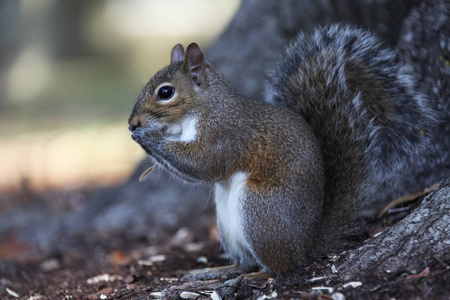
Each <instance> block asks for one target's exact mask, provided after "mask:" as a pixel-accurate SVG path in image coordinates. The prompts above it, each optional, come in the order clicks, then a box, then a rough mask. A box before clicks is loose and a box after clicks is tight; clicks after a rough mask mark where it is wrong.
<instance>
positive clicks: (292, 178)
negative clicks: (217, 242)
mask: <svg viewBox="0 0 450 300" xmlns="http://www.w3.org/2000/svg"><path fill="white" fill-rule="evenodd" d="M266 95H267V98H266V99H265V101H264V102H265V103H264V102H263V101H254V100H250V99H246V98H243V97H241V96H239V95H238V94H236V93H235V92H234V91H233V90H232V89H231V88H230V87H229V86H228V84H227V83H226V82H225V80H224V79H223V77H222V76H221V75H220V74H219V73H218V72H217V71H216V70H215V69H214V67H213V66H212V65H211V64H210V63H208V62H206V61H205V58H204V54H203V53H202V51H201V50H200V48H199V46H198V45H197V44H195V43H192V44H190V45H189V46H188V47H187V49H186V51H184V49H183V47H182V46H181V45H180V44H178V45H176V46H175V47H174V48H173V49H172V53H171V61H170V65H169V66H167V67H165V68H163V69H162V70H160V71H159V72H157V73H156V74H155V75H154V77H153V78H151V79H150V81H149V82H148V83H147V84H146V85H145V87H144V89H143V90H142V92H141V94H140V95H139V97H138V99H137V101H136V103H135V106H134V108H133V111H132V114H131V116H130V118H129V128H130V130H131V132H132V138H133V139H134V140H135V141H136V142H137V143H139V144H140V145H141V146H142V148H143V149H144V150H145V151H146V152H147V153H148V154H149V155H150V156H151V157H152V158H153V159H154V160H155V161H156V163H157V164H158V165H159V166H162V167H163V168H165V169H167V170H168V171H170V172H171V173H173V174H175V175H177V176H178V177H180V178H181V179H183V180H185V181H187V182H192V183H207V184H214V187H215V192H214V197H215V204H216V212H217V226H218V230H219V234H220V238H221V242H222V245H223V247H224V249H225V251H226V252H227V254H228V255H229V257H230V258H231V260H232V261H233V262H234V263H235V264H234V265H232V266H229V267H223V268H216V269H205V270H200V271H197V272H193V273H192V276H191V277H190V279H207V278H214V277H220V276H223V275H228V274H238V273H247V272H250V271H252V270H256V269H259V270H261V271H263V272H266V273H276V274H279V273H284V272H288V271H292V270H296V269H297V268H299V267H301V266H303V265H305V264H306V263H308V262H309V261H311V259H313V258H315V257H317V256H322V255H326V254H330V253H336V252H338V251H341V250H344V249H348V248H349V247H352V246H354V245H355V244H356V243H358V242H360V241H361V239H362V237H363V236H364V232H365V231H366V227H365V220H366V218H367V217H368V216H369V215H371V214H372V213H373V211H374V209H375V208H377V207H379V206H380V203H386V201H389V200H392V199H383V193H382V192H381V191H380V189H382V188H383V186H386V185H395V181H396V180H397V179H399V178H403V177H405V176H408V174H409V170H412V169H413V168H420V163H419V161H420V160H419V159H418V158H419V157H420V155H421V154H423V153H424V152H425V151H427V147H428V146H429V145H430V144H431V142H430V140H431V137H430V136H431V135H430V132H431V131H432V129H433V126H434V124H435V123H436V118H435V114H434V111H433V110H432V108H431V106H430V104H429V102H428V100H427V98H426V97H424V96H423V95H422V94H421V93H419V92H417V91H416V90H415V82H414V79H413V77H412V75H411V74H410V69H409V68H407V67H406V66H404V65H403V64H401V63H400V62H399V59H398V57H397V55H396V53H395V52H394V51H392V50H389V49H385V48H383V47H382V44H381V42H380V41H379V40H377V39H376V38H375V37H374V36H373V35H371V34H370V33H368V32H366V31H364V30H362V29H358V28H354V27H351V26H346V25H341V24H336V25H332V26H328V27H322V28H318V29H316V30H315V31H314V32H313V33H312V34H311V35H309V36H307V35H304V34H300V35H299V36H298V38H297V40H296V41H294V42H293V43H292V44H291V45H290V46H289V47H288V48H287V50H286V53H285V55H284V57H283V58H282V59H281V60H280V61H279V62H278V63H277V64H276V65H275V66H274V67H273V69H272V71H270V72H269V75H268V80H267V86H266Z"/></svg>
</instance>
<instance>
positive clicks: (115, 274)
mask: <svg viewBox="0 0 450 300" xmlns="http://www.w3.org/2000/svg"><path fill="white" fill-rule="evenodd" d="M80 193H81V194H82V195H85V198H83V199H84V200H83V201H89V199H90V197H89V192H86V193H85V192H84V191H69V192H64V193H61V194H59V195H60V196H59V197H60V199H53V200H51V201H54V203H53V204H54V205H61V203H62V202H64V201H65V200H67V201H68V202H70V201H71V199H74V198H76V197H78V198H80ZM83 193H84V194H83ZM25 196H26V195H24V193H23V192H20V193H11V194H9V195H8V197H7V198H5V199H7V200H5V201H2V202H0V204H1V205H2V207H0V211H2V210H3V209H5V207H6V206H11V205H22V206H23V207H25V206H27V205H28V206H29V207H30V209H32V208H31V207H33V206H32V205H30V204H29V202H28V201H25V200H24V198H26V197H25ZM38 196H39V195H38ZM34 197H35V199H39V197H36V195H34ZM44 198H45V197H44ZM41 199H42V198H41ZM35 201H39V200H35ZM47 201H49V200H47ZM51 201H50V202H51ZM83 201H81V202H83ZM72 202H73V201H72ZM416 204H417V203H416ZM76 205H80V204H76ZM413 207H414V205H411V204H408V206H405V207H403V208H400V209H398V210H397V212H396V213H390V214H387V215H386V217H384V218H383V219H380V220H377V222H376V224H374V227H373V228H378V229H380V228H381V229H382V228H384V227H385V226H387V225H389V224H392V223H393V222H396V221H398V220H399V219H401V218H402V217H403V216H404V215H406V214H407V213H408V211H410V210H411V209H413ZM60 209H61V208H60ZM65 209H73V207H72V208H68V207H66V208H65ZM48 217H49V218H51V217H52V216H48ZM179 225H180V226H179V228H180V229H179V230H178V231H177V232H176V233H175V234H173V235H166V234H161V235H159V236H158V233H156V237H155V235H153V238H152V240H151V241H150V240H149V239H148V238H146V237H145V236H141V237H136V236H134V237H130V236H128V235H127V234H126V233H124V232H120V231H116V232H112V231H111V232H97V233H94V234H92V233H90V232H86V233H85V235H84V236H83V235H80V236H79V237H66V238H64V237H63V238H62V239H61V240H60V243H67V245H69V246H66V247H42V245H33V244H32V243H28V242H26V241H23V240H21V238H20V237H19V235H18V234H17V232H14V231H12V232H10V233H9V234H8V235H7V236H6V237H3V239H0V299H30V300H31V299H152V298H155V299H156V298H161V299H179V298H185V299H335V300H337V299H450V269H449V264H450V261H441V260H433V261H428V262H426V267H424V269H423V270H417V274H406V273H405V274H397V273H396V274H393V273H388V272H386V273H384V274H373V277H372V278H365V279H361V280H354V281H350V282H347V281H344V280H343V279H342V278H340V277H339V273H336V271H335V269H334V268H333V262H334V260H335V259H336V257H328V258H320V259H317V260H316V261H314V262H313V263H312V264H311V265H309V266H306V267H305V268H303V269H302V270H299V271H298V272H297V273H296V274H289V275H287V276H283V277H271V278H267V279H255V280H251V281H247V282H244V281H241V280H240V278H238V279H237V280H231V281H225V279H223V280H209V281H196V282H185V281H182V280H181V277H182V276H183V275H184V274H186V273H187V272H188V271H190V270H195V269H200V268H205V267H216V266H222V265H226V264H227V260H226V259H225V258H224V257H223V252H222V251H221V248H220V244H219V242H218V238H217V232H216V229H215V226H214V216H213V215H211V218H210V222H203V223H199V224H197V225H196V226H195V227H194V228H192V227H187V226H183V224H179ZM37 226H38V225H37ZM151 230H152V228H149V231H151ZM87 236H89V238H87ZM44 248H45V249H51V250H43V249H44ZM58 249H65V250H58ZM417 259H420V258H417ZM333 271H334V272H333Z"/></svg>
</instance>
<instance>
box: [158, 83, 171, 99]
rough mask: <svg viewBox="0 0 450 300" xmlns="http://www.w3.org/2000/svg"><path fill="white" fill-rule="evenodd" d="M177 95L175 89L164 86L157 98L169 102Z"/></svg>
mask: <svg viewBox="0 0 450 300" xmlns="http://www.w3.org/2000/svg"><path fill="white" fill-rule="evenodd" d="M174 94H175V88H174V87H173V86H170V85H163V86H162V87H160V88H159V90H158V93H157V96H158V99H160V100H169V99H170V98H172V97H173V95H174Z"/></svg>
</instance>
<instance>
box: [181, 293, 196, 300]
mask: <svg viewBox="0 0 450 300" xmlns="http://www.w3.org/2000/svg"><path fill="white" fill-rule="evenodd" d="M198 297H200V294H197V293H193V292H182V293H181V294H180V298H183V299H197V298H198Z"/></svg>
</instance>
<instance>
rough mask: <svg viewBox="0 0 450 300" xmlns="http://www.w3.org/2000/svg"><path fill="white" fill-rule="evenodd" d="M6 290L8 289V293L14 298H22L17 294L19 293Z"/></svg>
mask: <svg viewBox="0 0 450 300" xmlns="http://www.w3.org/2000/svg"><path fill="white" fill-rule="evenodd" d="M5 289H6V292H7V293H8V294H10V295H11V296H13V297H15V298H20V296H19V294H17V293H16V292H14V291H13V290H10V289H8V288H5Z"/></svg>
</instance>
